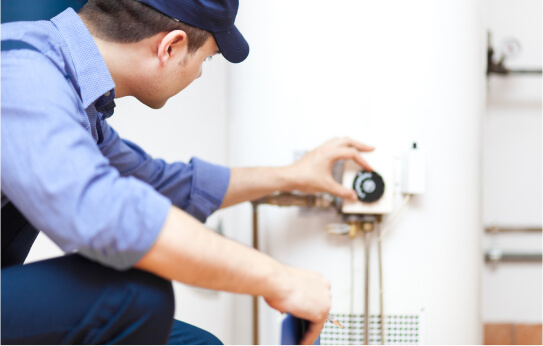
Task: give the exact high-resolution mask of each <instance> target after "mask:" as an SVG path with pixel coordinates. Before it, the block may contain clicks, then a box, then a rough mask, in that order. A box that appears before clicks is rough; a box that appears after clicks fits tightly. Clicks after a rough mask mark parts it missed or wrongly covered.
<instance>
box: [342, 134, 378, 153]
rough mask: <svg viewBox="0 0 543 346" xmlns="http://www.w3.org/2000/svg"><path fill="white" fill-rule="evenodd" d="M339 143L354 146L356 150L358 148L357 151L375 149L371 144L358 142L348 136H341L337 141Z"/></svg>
mask: <svg viewBox="0 0 543 346" xmlns="http://www.w3.org/2000/svg"><path fill="white" fill-rule="evenodd" d="M339 143H340V144H341V145H344V146H347V147H351V148H355V149H356V150H359V151H373V150H375V147H372V146H371V145H368V144H364V143H362V142H359V141H357V140H354V139H352V138H349V137H344V138H342V139H341V140H340V141H339Z"/></svg>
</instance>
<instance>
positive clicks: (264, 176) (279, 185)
mask: <svg viewBox="0 0 543 346" xmlns="http://www.w3.org/2000/svg"><path fill="white" fill-rule="evenodd" d="M291 169H292V168H291V167H250V168H232V169H231V170H230V183H229V184H228V190H227V191H226V195H225V196H224V200H223V202H222V205H221V208H226V207H229V206H231V205H234V204H238V203H241V202H245V201H252V200H255V199H257V198H260V197H263V196H266V195H269V194H270V193H273V192H275V191H292V190H293V189H295V185H296V182H295V181H294V180H293V179H294V177H295V175H294V174H293V173H292V172H291Z"/></svg>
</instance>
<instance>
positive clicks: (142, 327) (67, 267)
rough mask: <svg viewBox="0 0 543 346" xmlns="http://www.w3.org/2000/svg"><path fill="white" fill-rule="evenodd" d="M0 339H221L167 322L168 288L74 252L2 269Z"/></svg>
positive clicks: (170, 298)
mask: <svg viewBox="0 0 543 346" xmlns="http://www.w3.org/2000/svg"><path fill="white" fill-rule="evenodd" d="M1 279H2V281H1V282H2V283H1V286H2V287H1V290H2V301H1V308H2V327H1V333H2V344H166V343H169V344H221V342H220V341H219V339H217V338H216V337H215V336H213V335H212V334H210V333H208V332H206V331H204V330H202V329H199V328H197V327H194V326H192V325H189V324H187V323H183V322H180V321H176V320H174V319H173V313H174V297H173V289H172V285H171V283H170V282H169V281H166V280H163V279H161V278H159V277H157V276H155V275H153V274H150V273H147V272H144V271H140V270H136V269H131V270H128V271H123V272H120V271H116V270H114V269H110V268H107V267H104V266H102V265H100V264H98V263H95V262H92V261H90V260H87V259H85V258H83V257H81V256H79V255H68V256H64V257H59V258H54V259H50V260H46V261H41V262H35V263H31V264H28V265H20V264H19V265H13V266H9V267H7V268H6V267H4V268H3V269H2V278H1Z"/></svg>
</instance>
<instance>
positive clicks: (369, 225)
mask: <svg viewBox="0 0 543 346" xmlns="http://www.w3.org/2000/svg"><path fill="white" fill-rule="evenodd" d="M374 229H375V225H374V223H373V222H372V221H364V222H363V223H362V231H364V232H372V231H373V230H374Z"/></svg>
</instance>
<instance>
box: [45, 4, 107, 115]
mask: <svg viewBox="0 0 543 346" xmlns="http://www.w3.org/2000/svg"><path fill="white" fill-rule="evenodd" d="M51 22H53V24H54V25H55V26H56V27H57V29H58V31H59V32H60V34H61V35H62V38H63V39H64V41H65V42H66V45H67V47H68V50H69V51H70V55H71V56H72V62H73V64H74V68H75V72H76V76H74V77H75V79H76V80H77V82H78V84H79V89H80V91H81V99H82V102H83V107H84V108H87V107H89V106H90V105H91V104H92V103H94V102H95V101H96V100H97V99H98V98H100V97H102V96H103V95H104V94H106V93H107V92H110V94H113V97H114V95H115V90H113V89H114V88H115V83H114V82H113V78H112V77H111V74H110V73H109V70H108V68H107V66H106V62H105V61H104V58H103V57H102V54H100V51H99V50H98V47H97V46H96V43H95V42H94V39H93V38H92V36H91V34H90V32H89V30H88V29H87V27H86V26H85V24H84V23H83V21H82V20H81V18H79V16H78V15H77V13H75V11H74V10H73V9H72V8H68V9H66V10H65V11H64V12H62V13H60V14H59V15H58V16H56V17H54V18H53V19H51ZM108 96H109V94H108Z"/></svg>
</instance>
